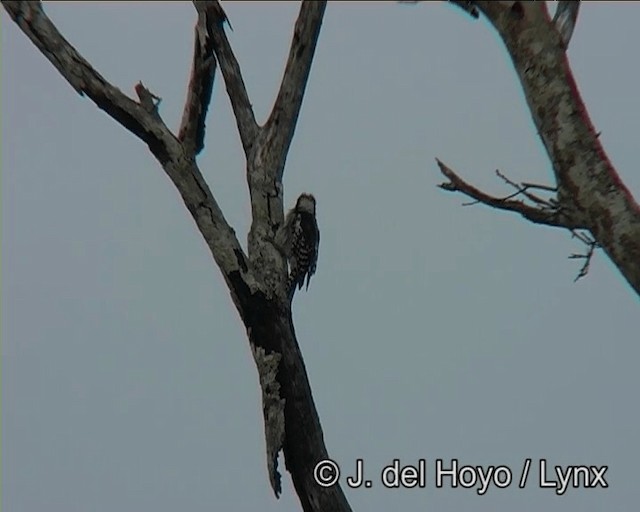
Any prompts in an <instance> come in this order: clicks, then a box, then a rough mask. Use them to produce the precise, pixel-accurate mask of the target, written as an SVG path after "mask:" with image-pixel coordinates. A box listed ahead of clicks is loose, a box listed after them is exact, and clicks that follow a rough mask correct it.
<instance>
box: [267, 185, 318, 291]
mask: <svg viewBox="0 0 640 512" xmlns="http://www.w3.org/2000/svg"><path fill="white" fill-rule="evenodd" d="M277 238H279V244H280V246H281V248H282V250H283V253H284V255H285V256H286V258H287V261H288V263H289V278H288V280H287V292H288V293H289V294H290V295H293V293H294V292H295V288H296V287H297V288H298V290H301V289H302V285H303V284H304V282H305V278H306V281H307V282H306V287H305V289H309V280H310V279H311V276H312V275H313V274H314V273H315V271H316V264H317V262H318V246H319V245H320V230H319V229H318V222H317V220H316V198H315V197H313V195H311V194H300V196H299V197H298V200H297V201H296V205H295V206H294V207H293V208H292V209H291V210H289V211H288V212H287V215H286V216H285V220H284V226H283V228H282V229H281V230H280V231H279V236H278V237H277Z"/></svg>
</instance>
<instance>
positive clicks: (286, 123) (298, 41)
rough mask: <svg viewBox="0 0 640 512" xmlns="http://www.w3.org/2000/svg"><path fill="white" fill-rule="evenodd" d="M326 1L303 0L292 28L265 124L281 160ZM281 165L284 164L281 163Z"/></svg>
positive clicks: (304, 85)
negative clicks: (287, 49) (279, 82)
mask: <svg viewBox="0 0 640 512" xmlns="http://www.w3.org/2000/svg"><path fill="white" fill-rule="evenodd" d="M326 6H327V2H326V1H310V0H305V1H303V2H302V5H301V6H300V13H299V14H298V19H297V20H296V25H295V28H294V31H293V38H292V40H291V47H290V49H289V57H288V59H287V64H286V66H285V70H284V76H283V77H282V82H281V84H280V90H279V91H278V96H277V98H276V101H275V104H274V106H273V109H272V110H271V115H270V116H269V119H268V120H267V123H266V124H265V130H266V133H267V138H268V139H269V141H270V146H271V147H272V148H274V149H273V151H275V154H276V155H277V156H278V158H281V159H282V160H283V163H284V158H283V157H284V155H286V154H287V152H288V151H289V146H290V144H291V140H292V139H293V134H294V132H295V128H296V123H297V121H298V115H299V114H300V108H301V107H302V99H303V98H304V93H305V89H306V86H307V80H308V79H309V72H310V70H311V63H312V62H313V56H314V54H315V49H316V43H317V42H318V36H319V35H320V27H321V26H322V18H323V16H324V11H325V9H326ZM283 167H284V166H283ZM279 171H280V172H279V173H278V175H277V178H276V179H277V180H278V181H279V180H280V179H282V171H283V169H279Z"/></svg>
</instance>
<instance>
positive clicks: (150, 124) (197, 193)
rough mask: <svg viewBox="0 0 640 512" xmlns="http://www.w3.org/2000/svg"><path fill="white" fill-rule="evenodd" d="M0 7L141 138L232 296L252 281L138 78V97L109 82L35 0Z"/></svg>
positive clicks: (204, 190) (230, 232) (238, 248)
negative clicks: (165, 175)
mask: <svg viewBox="0 0 640 512" xmlns="http://www.w3.org/2000/svg"><path fill="white" fill-rule="evenodd" d="M2 4H3V6H4V8H5V9H6V11H7V12H8V13H9V15H10V16H11V18H12V19H13V20H14V21H15V22H16V23H17V25H18V26H19V27H20V29H21V30H22V31H23V32H24V33H25V34H26V35H27V36H28V37H29V39H31V41H32V42H33V44H34V45H35V46H36V47H37V48H38V49H39V50H40V51H41V52H42V53H43V55H44V56H45V57H47V59H49V61H51V63H52V64H53V65H54V66H55V67H56V69H57V70H58V71H59V72H60V74H61V75H62V76H63V77H64V78H65V79H66V80H67V81H68V82H69V83H70V84H71V86H72V87H73V88H74V89H75V90H76V91H77V92H78V93H79V94H80V95H82V96H84V95H86V96H88V97H89V98H90V99H91V100H92V101H93V102H94V103H95V104H96V105H97V106H98V107H99V108H100V109H101V110H103V111H105V112H106V113H107V114H109V115H110V116H111V117H112V118H113V119H115V120H116V121H118V122H119V123H120V124H121V125H122V126H123V127H125V128H126V129H127V130H129V131H130V132H131V133H133V134H134V135H136V136H137V137H139V138H140V139H141V140H142V141H144V142H145V143H146V144H147V146H149V149H150V150H151V152H152V153H153V155H154V156H155V157H156V159H157V160H158V162H159V163H160V165H161V166H162V168H163V169H164V170H165V172H166V173H167V175H168V176H169V178H170V179H171V181H172V182H173V183H174V185H175V186H176V188H177V189H178V191H179V193H180V195H181V197H182V199H183V201H184V203H185V205H186V207H187V209H188V210H189V212H190V213H191V215H192V216H193V219H194V220H195V222H196V224H197V225H198V228H199V229H200V231H201V232H202V235H203V237H204V238H205V240H206V242H207V244H208V246H209V249H210V250H211V253H212V255H213V257H214V259H215V261H216V263H217V264H218V266H219V267H220V270H221V271H222V273H223V275H224V278H225V280H226V282H227V284H228V285H229V288H230V290H231V293H232V296H234V300H235V299H236V298H237V297H235V295H236V293H237V290H236V284H237V283H238V282H239V281H241V282H243V283H244V284H245V286H248V287H250V288H253V287H255V286H256V283H255V278H254V277H253V273H252V272H251V270H250V269H249V264H248V258H247V256H246V255H245V254H244V251H243V249H242V247H241V246H240V244H239V243H238V240H237V238H236V236H235V233H234V231H233V229H232V228H231V226H229V224H228V223H227V221H226V219H225V217H224V215H223V213H222V211H221V210H220V207H219V206H218V204H217V202H216V201H215V199H214V197H213V195H212V193H211V190H210V189H209V187H208V185H207V184H206V182H205V180H204V178H203V177H202V174H201V173H200V170H199V169H198V167H197V165H196V164H195V162H194V161H193V160H190V159H186V158H185V154H184V152H183V148H182V145H181V144H180V142H179V141H178V139H176V138H175V137H174V135H173V134H172V133H171V131H170V130H169V129H168V128H167V126H166V124H165V123H164V122H163V121H162V119H161V118H160V116H159V114H158V113H157V108H155V107H157V104H156V103H155V102H154V97H155V98H157V97H156V96H154V95H153V94H152V93H150V92H149V91H148V90H147V89H146V88H145V87H144V86H143V85H142V84H141V83H140V84H138V86H137V87H136V90H137V93H138V95H139V96H140V98H141V103H138V102H136V101H134V100H132V99H131V98H129V97H128V96H127V95H125V94H124V93H123V92H122V91H120V89H118V88H116V87H114V86H113V85H111V84H110V83H109V82H108V81H107V80H106V79H105V78H104V77H103V76H102V75H100V74H99V73H98V72H97V71H96V70H95V69H93V67H91V65H90V64H89V63H88V62H87V61H86V60H85V59H84V58H83V57H82V56H81V55H80V54H79V53H78V52H77V51H76V50H75V48H73V46H71V44H69V42H68V41H67V40H66V39H65V38H64V37H63V36H62V35H61V34H60V32H58V29H57V28H56V27H55V25H54V24H53V23H52V22H51V20H50V19H49V18H48V17H47V15H46V14H45V13H44V11H43V10H42V5H41V3H40V2H20V1H16V2H8V1H4V2H2Z"/></svg>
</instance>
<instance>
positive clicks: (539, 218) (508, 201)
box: [436, 159, 584, 229]
mask: <svg viewBox="0 0 640 512" xmlns="http://www.w3.org/2000/svg"><path fill="white" fill-rule="evenodd" d="M436 162H437V163H438V167H440V172H442V174H444V175H445V176H446V177H447V178H448V180H449V181H448V182H446V183H442V184H440V185H439V187H440V188H442V189H443V190H448V191H449V192H461V193H463V194H464V195H466V196H468V197H470V198H472V199H474V202H473V203H466V205H472V204H477V203H482V204H485V205H487V206H491V207H492V208H496V209H498V210H506V211H510V212H514V213H519V214H520V215H522V216H523V217H524V218H525V219H527V220H530V221H531V222H534V223H535V224H544V225H546V226H553V227H559V228H566V229H582V228H583V227H584V226H582V225H580V223H579V222H577V221H576V220H575V219H572V218H571V216H570V215H569V214H567V213H565V212H563V210H562V208H561V207H560V206H558V205H556V204H554V202H553V201H552V200H544V199H541V198H539V197H537V196H535V195H533V194H531V193H530V192H528V190H529V189H530V188H532V185H527V186H518V185H517V184H515V183H513V182H512V181H511V180H508V178H506V177H505V176H503V175H502V174H501V173H500V172H499V171H497V173H498V175H499V176H501V177H503V178H504V179H505V180H508V183H509V184H511V185H513V186H514V187H515V188H517V191H516V192H515V193H513V194H510V195H508V196H506V197H495V196H492V195H489V194H487V193H485V192H482V191H481V190H479V189H478V188H476V187H474V186H473V185H471V184H470V183H467V182H466V181H465V180H463V179H462V178H461V177H460V176H459V175H458V174H456V173H455V172H454V171H453V170H452V169H451V168H450V167H448V166H447V165H445V164H444V163H443V162H441V161H440V160H438V159H436ZM519 195H523V196H525V197H526V198H528V199H530V200H532V201H533V202H534V203H536V206H531V205H528V204H526V203H525V202H524V201H521V200H518V199H513V198H514V197H517V196H519Z"/></svg>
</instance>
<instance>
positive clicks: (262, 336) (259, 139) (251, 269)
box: [2, 1, 351, 512]
mask: <svg viewBox="0 0 640 512" xmlns="http://www.w3.org/2000/svg"><path fill="white" fill-rule="evenodd" d="M2 4H3V6H4V7H5V9H6V11H7V12H8V13H9V15H10V16H11V18H12V19H13V20H14V21H15V22H16V24H17V25H18V26H19V27H20V29H21V30H22V31H23V32H24V33H25V34H26V35H27V36H28V37H29V38H30V39H31V41H32V42H33V43H34V45H35V46H36V47H37V48H38V49H39V50H40V51H41V52H42V53H43V54H44V55H45V56H46V57H47V58H48V59H49V60H50V61H51V62H52V64H53V65H54V66H55V67H56V69H58V71H59V72H60V74H61V75H62V76H63V77H64V78H65V79H66V80H67V81H68V82H69V83H70V84H71V86H72V87H73V88H74V89H75V90H76V91H78V93H80V94H81V95H87V96H88V97H89V98H90V99H91V100H92V101H94V102H95V103H96V105H97V106H98V107H99V108H100V109H102V110H104V111H105V112H106V113H107V114H109V115H110V116H111V117H113V118H114V119H115V120H116V121H118V122H119V123H120V124H121V125H122V126H123V127H125V128H126V129H128V130H129V131H131V132H132V133H133V134H135V135H136V136H137V137H139V138H140V139H141V140H143V141H144V142H145V143H146V144H147V145H148V146H149V149H150V150H151V152H152V154H153V155H154V156H155V157H156V159H157V160H158V162H159V163H160V164H161V166H162V168H163V169H164V171H165V172H166V174H167V175H168V176H169V178H170V179H171V181H172V182H173V183H174V185H175V186H176V188H177V189H178V191H179V193H180V195H181V197H182V199H183V201H184V203H185V205H186V207H187V209H188V210H189V212H190V213H191V215H192V216H193V218H194V220H195V222H196V224H197V226H198V228H199V230H200V231H201V233H202V236H203V237H204V239H205V241H206V243H207V245H208V246H209V249H210V250H211V253H212V255H213V257H214V260H215V261H216V263H217V265H218V267H219V268H220V270H221V271H222V273H223V277H224V279H225V282H226V284H227V286H228V287H229V290H230V294H231V297H232V299H233V302H234V304H235V306H236V308H237V310H238V313H239V314H240V317H241V318H242V321H243V323H244V325H245V326H246V329H247V335H248V338H249V342H250V346H251V350H252V353H253V356H254V359H255V361H256V366H257V369H258V373H259V376H260V384H261V388H262V400H263V415H264V425H265V438H266V450H267V460H268V471H269V479H270V482H271V485H272V487H273V489H274V492H275V493H276V496H277V495H279V493H280V492H281V487H280V474H279V473H278V469H277V462H278V453H279V452H280V450H283V451H284V456H285V462H286V466H287V469H288V470H289V472H290V473H291V476H292V480H293V484H294V487H295V489H296V493H297V494H298V496H299V498H300V502H301V504H302V507H303V509H304V510H305V511H314V512H319V511H325V510H332V511H336V512H342V511H349V510H351V509H350V507H349V504H348V502H347V501H346V498H345V496H344V494H343V492H342V489H341V488H340V486H339V485H336V486H333V487H329V488H324V487H321V486H319V485H318V484H317V482H316V481H315V480H314V467H315V465H316V464H317V463H318V462H319V461H321V460H324V459H327V458H328V453H327V449H326V447H325V444H324V439H323V433H322V427H321V425H320V420H319V418H318V414H317V411H316V408H315V404H314V402H313V397H312V394H311V387H310V385H309V380H308V377H307V373H306V369H305V365H304V361H303V359H302V354H301V352H300V348H299V346H298V342H297V339H296V334H295V329H294V326H293V321H292V316H291V302H290V299H289V297H287V294H286V291H285V283H286V262H285V261H284V259H283V256H282V254H280V252H279V251H278V250H277V248H276V247H275V246H274V243H273V238H274V234H275V232H276V230H277V228H278V226H279V224H280V223H281V222H282V219H283V201H282V192H283V187H282V182H281V179H282V174H283V169H284V163H285V159H286V154H287V151H288V149H289V146H290V143H291V139H292V137H293V133H294V130H295V125H296V122H297V119H298V114H299V112H300V107H301V104H302V99H303V95H304V91H305V87H306V83H307V80H308V76H309V70H310V68H311V63H312V61H313V55H314V51H315V47H316V43H317V39H318V36H319V33H320V27H321V24H322V17H323V13H324V10H325V7H326V2H303V4H302V6H301V9H300V15H299V17H298V20H297V22H296V26H295V30H294V35H293V40H292V43H291V49H290V52H289V59H288V61H287V65H286V69H285V75H284V78H283V81H282V85H281V87H280V92H279V93H278V97H277V99H276V103H275V106H274V109H273V111H272V113H271V115H270V117H269V120H268V121H267V123H266V125H265V127H263V128H260V127H259V126H258V125H257V123H256V121H255V117H254V113H253V110H252V107H251V103H250V101H249V98H248V95H247V91H246V87H245V85H244V81H243V79H242V75H241V72H240V66H239V64H238V62H237V60H236V58H235V56H234V54H233V51H232V50H231V47H230V44H229V41H228V39H227V37H226V35H225V32H224V26H223V25H224V23H225V22H227V21H228V20H227V18H226V15H225V14H224V11H223V10H222V7H221V6H220V5H219V3H218V2H215V1H202V2H194V4H195V8H196V10H197V12H198V22H197V25H196V28H195V43H194V54H193V64H192V70H191V77H190V81H189V88H188V92H187V99H186V102H185V106H184V110H183V116H182V122H181V126H180V129H179V136H178V137H175V136H174V135H173V134H172V133H171V131H170V130H169V129H168V128H167V126H166V125H165V123H164V122H163V121H162V119H161V116H160V114H159V112H158V105H159V101H160V99H159V97H158V96H156V95H154V94H153V93H152V92H151V91H149V90H148V89H147V88H146V87H145V86H144V85H142V83H141V82H140V83H138V84H137V86H136V87H135V90H136V93H137V95H138V97H139V99H140V102H136V101H134V100H133V99H131V98H129V97H128V96H126V95H125V94H123V93H122V92H121V91H120V90H119V89H117V88H116V87H114V86H113V85H111V84H110V83H109V82H108V81H107V80H106V79H105V78H104V77H102V76H101V75H100V74H99V73H98V72H97V71H96V70H94V69H93V68H92V67H91V65H90V64H89V63H88V62H87V61H86V60H85V59H84V58H83V57H82V56H81V55H80V54H79V53H78V52H77V51H76V50H75V49H74V48H73V47H72V46H71V45H70V44H69V42H68V41H66V40H65V39H64V38H63V37H62V35H61V34H60V33H59V32H58V30H57V29H56V27H55V26H54V24H53V23H52V22H51V21H50V20H49V18H48V17H47V16H46V14H45V13H44V11H43V10H42V6H41V4H40V2H19V1H3V2H2ZM216 60H217V62H218V63H219V65H220V69H221V71H222V74H223V77H224V81H225V84H226V88H227V93H228V95H229V98H230V100H231V104H232V108H233V111H234V114H235V117H236V121H237V125H238V130H239V132H240V138H241V140H242V144H243V147H244V150H245V154H246V156H247V181H248V185H249V191H250V195H251V204H252V213H253V222H252V227H251V231H250V233H249V254H248V256H247V255H245V253H244V252H243V250H242V248H241V246H240V244H239V243H238V240H237V238H236V235H235V232H234V230H233V229H232V228H231V226H229V224H228V223H227V221H226V220H225V218H224V215H223V214H222V211H221V210H220V208H219V206H218V204H217V203H216V201H215V199H214V197H213V195H212V193H211V191H210V189H209V187H208V185H207V184H206V182H205V180H204V178H203V176H202V174H201V173H200V170H199V168H198V166H197V164H196V162H195V156H196V155H197V154H198V152H199V151H201V149H202V147H203V145H204V133H205V119H206V114H207V109H208V106H209V103H210V100H211V93H212V87H213V77H214V72H215V68H216Z"/></svg>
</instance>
